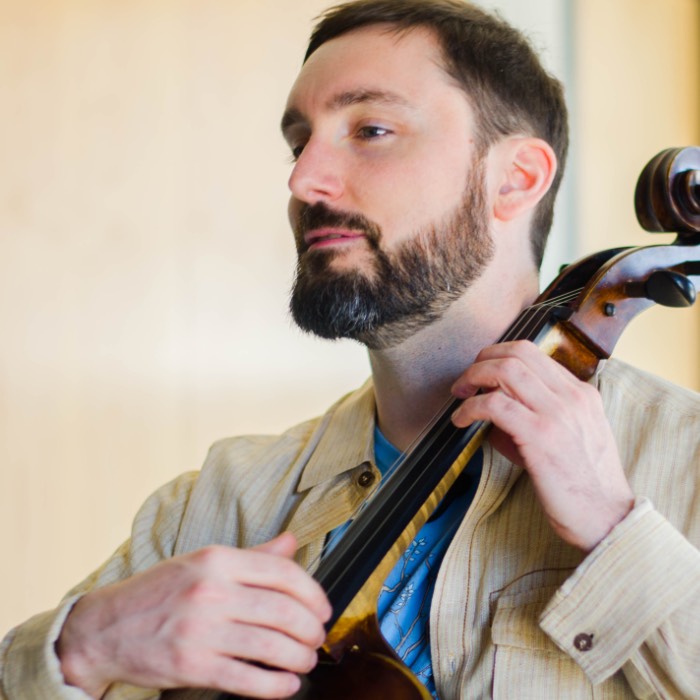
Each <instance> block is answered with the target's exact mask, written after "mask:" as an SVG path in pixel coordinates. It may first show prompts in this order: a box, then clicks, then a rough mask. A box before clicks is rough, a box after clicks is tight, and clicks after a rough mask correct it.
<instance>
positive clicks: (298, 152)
mask: <svg viewBox="0 0 700 700" xmlns="http://www.w3.org/2000/svg"><path fill="white" fill-rule="evenodd" d="M303 150H304V144H300V145H299V146H293V147H292V155H291V156H290V157H291V160H292V163H296V162H297V161H298V160H299V156H300V155H301V152H302V151H303Z"/></svg>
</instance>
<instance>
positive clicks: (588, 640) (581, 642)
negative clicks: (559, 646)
mask: <svg viewBox="0 0 700 700" xmlns="http://www.w3.org/2000/svg"><path fill="white" fill-rule="evenodd" d="M574 646H575V647H576V648H577V649H578V650H579V651H589V650H591V649H592V648H593V635H592V634H584V633H583V632H582V633H581V634H577V635H576V636H575V637H574Z"/></svg>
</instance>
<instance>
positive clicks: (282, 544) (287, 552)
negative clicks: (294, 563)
mask: <svg viewBox="0 0 700 700" xmlns="http://www.w3.org/2000/svg"><path fill="white" fill-rule="evenodd" d="M251 550H252V551H254V552H267V553H268V554H276V555H277V556H280V557H286V558H287V559H291V558H292V557H293V556H294V553H295V552H296V551H297V538H296V537H295V536H294V534H293V533H291V532H289V531H287V532H282V533H280V534H279V535H277V537H274V538H273V539H271V540H268V541H267V542H263V543H262V544H259V545H256V546H255V547H251Z"/></svg>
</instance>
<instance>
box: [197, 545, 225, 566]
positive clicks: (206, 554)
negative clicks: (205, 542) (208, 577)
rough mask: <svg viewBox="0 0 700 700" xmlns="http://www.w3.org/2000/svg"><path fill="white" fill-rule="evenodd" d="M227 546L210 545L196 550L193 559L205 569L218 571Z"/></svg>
mask: <svg viewBox="0 0 700 700" xmlns="http://www.w3.org/2000/svg"><path fill="white" fill-rule="evenodd" d="M225 552H226V548H225V547H222V546H221V545H209V546H207V547H203V548H202V549H199V550H197V551H196V552H194V554H193V555H192V556H193V560H194V562H195V563H196V565H197V566H198V568H200V569H201V570H203V571H212V572H213V571H216V570H218V569H219V567H220V566H221V561H222V560H223V558H224V556H225Z"/></svg>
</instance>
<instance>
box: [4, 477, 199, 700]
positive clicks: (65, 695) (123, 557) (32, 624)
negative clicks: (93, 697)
mask: <svg viewBox="0 0 700 700" xmlns="http://www.w3.org/2000/svg"><path fill="white" fill-rule="evenodd" d="M196 478H197V473H196V472H191V473H187V474H183V475H182V476H181V477H178V478H177V479H175V480H174V481H172V482H170V483H169V484H166V485H165V486H163V487H162V488H160V489H159V490H158V491H156V492H155V493H154V494H153V495H152V496H151V497H150V498H148V500H147V501H146V502H145V503H144V505H143V506H142V507H141V509H140V510H139V512H138V514H137V516H136V518H135V520H134V524H133V528H132V533H131V538H130V539H129V540H127V541H126V542H125V543H124V544H123V545H122V546H121V547H120V548H119V549H118V550H117V551H116V552H115V553H114V554H113V555H112V557H111V558H110V559H108V560H107V562H105V564H103V565H102V566H101V567H100V568H99V569H98V570H97V571H95V572H94V573H93V574H92V575H90V576H89V577H88V578H87V579H85V581H83V582H82V583H80V584H79V585H78V586H76V587H75V588H74V589H72V590H71V591H70V592H69V593H68V594H67V595H66V597H65V598H64V599H63V601H62V602H61V604H60V605H59V606H58V607H57V608H56V609H55V610H51V611H48V612H44V613H40V614H39V615H36V616H34V617H32V618H31V619H30V620H28V621H27V622H25V623H23V624H21V625H19V626H18V627H16V628H15V629H13V630H12V631H10V632H9V633H8V635H7V636H6V637H5V639H4V640H3V641H2V643H1V644H0V699H1V700H34V699H36V700H45V699H46V698H52V699H55V700H86V699H87V698H88V695H86V694H85V693H84V692H82V691H81V690H79V689H78V688H75V687H73V686H69V685H67V684H66V683H65V681H64V679H63V675H62V674H61V668H60V663H59V659H58V657H57V655H56V652H55V649H54V646H55V643H56V640H57V639H58V637H59V635H60V633H61V628H62V627H63V623H64V621H65V619H66V617H67V616H68V613H69V612H70V610H71V608H72V607H73V605H75V603H76V602H77V601H78V600H79V598H80V597H81V596H82V595H83V594H85V593H87V592H88V591H90V590H93V589H95V588H99V587H101V586H105V585H107V584H110V583H114V582H116V581H120V580H122V579H125V578H128V577H129V576H132V575H133V574H135V573H137V572H139V571H143V570H144V569H147V568H149V567H151V566H153V565H155V564H157V563H158V562H159V561H162V560H163V559H165V558H168V557H170V556H172V553H173V548H174V545H175V541H176V539H177V535H178V532H179V529H180V524H181V522H182V518H183V514H184V512H185V509H186V507H187V503H188V501H189V497H190V494H191V492H192V487H193V485H194V482H195V480H196ZM110 695H111V691H110V692H108V693H107V697H110ZM158 695H159V693H158V691H145V690H144V689H140V690H138V691H137V690H136V689H133V692H130V691H128V690H127V689H126V688H124V687H122V689H121V690H120V691H119V693H118V697H121V698H137V697H138V698H147V697H151V698H153V697H158Z"/></svg>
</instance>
